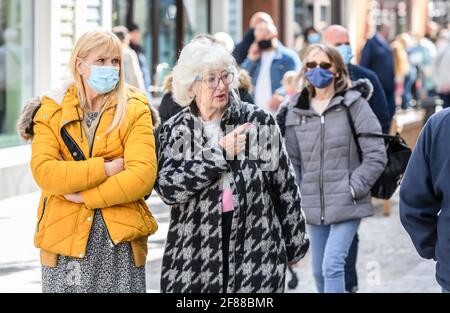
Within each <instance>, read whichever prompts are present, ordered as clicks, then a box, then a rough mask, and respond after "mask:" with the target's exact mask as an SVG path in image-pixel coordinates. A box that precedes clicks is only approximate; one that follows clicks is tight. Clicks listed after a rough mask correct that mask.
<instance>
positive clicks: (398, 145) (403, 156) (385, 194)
mask: <svg viewBox="0 0 450 313" xmlns="http://www.w3.org/2000/svg"><path fill="white" fill-rule="evenodd" d="M343 107H344V108H345V111H346V113H347V118H348V122H349V124H350V128H351V130H352V134H353V139H354V140H355V144H356V149H357V151H358V156H359V160H360V161H361V162H362V158H363V157H362V150H361V146H360V144H359V140H358V137H366V138H368V137H375V138H383V139H384V145H385V147H386V154H387V158H388V162H387V165H386V168H385V169H384V171H383V173H382V174H381V176H380V177H379V178H378V180H377V181H376V182H375V184H374V185H373V187H372V189H371V193H372V197H374V198H378V199H386V200H387V199H390V198H391V197H392V195H393V194H394V192H395V190H396V189H397V187H398V186H399V185H400V182H401V179H402V177H403V174H404V173H405V170H406V166H407V165H408V161H409V158H410V157H411V149H410V148H409V147H408V145H407V144H406V142H405V140H404V139H403V138H402V137H401V136H400V134H399V133H397V134H396V135H395V136H390V135H385V134H374V133H360V134H357V133H356V129H355V124H354V122H353V118H352V115H351V113H350V108H349V107H348V106H346V105H343Z"/></svg>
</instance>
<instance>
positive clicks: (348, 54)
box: [336, 44, 353, 64]
mask: <svg viewBox="0 0 450 313" xmlns="http://www.w3.org/2000/svg"><path fill="white" fill-rule="evenodd" d="M336 49H337V50H338V51H339V53H340V54H341V56H342V59H344V63H345V64H350V61H351V60H352V58H353V52H352V47H350V45H346V44H343V45H339V46H337V47H336Z"/></svg>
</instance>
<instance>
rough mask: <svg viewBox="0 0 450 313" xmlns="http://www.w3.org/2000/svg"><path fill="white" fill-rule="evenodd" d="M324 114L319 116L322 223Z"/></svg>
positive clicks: (321, 210)
mask: <svg viewBox="0 0 450 313" xmlns="http://www.w3.org/2000/svg"><path fill="white" fill-rule="evenodd" d="M324 129H325V116H324V115H323V114H322V115H321V116H320V177H319V184H320V186H319V187H320V221H321V223H322V224H324V223H325V198H324V188H323V166H324V161H323V159H324V157H325V156H324V149H325V147H324V146H325V143H324V140H325V131H324Z"/></svg>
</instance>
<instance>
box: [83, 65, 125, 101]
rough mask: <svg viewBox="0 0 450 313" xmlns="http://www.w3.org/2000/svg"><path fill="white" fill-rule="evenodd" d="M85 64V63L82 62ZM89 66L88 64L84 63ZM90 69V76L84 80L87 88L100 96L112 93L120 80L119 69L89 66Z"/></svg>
mask: <svg viewBox="0 0 450 313" xmlns="http://www.w3.org/2000/svg"><path fill="white" fill-rule="evenodd" d="M84 63H86V62H84ZM86 64H87V65H89V64H88V63H86ZM89 67H90V69H91V75H90V76H89V78H87V77H86V76H84V75H83V76H84V78H86V81H87V83H88V84H89V87H91V88H92V90H94V91H95V92H96V93H97V94H99V95H102V94H105V93H108V92H110V91H112V90H113V89H114V88H116V86H117V84H118V83H119V80H120V76H119V73H120V69H119V67H115V66H98V65H92V64H91V65H89Z"/></svg>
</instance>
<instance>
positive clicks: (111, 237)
mask: <svg viewBox="0 0 450 313" xmlns="http://www.w3.org/2000/svg"><path fill="white" fill-rule="evenodd" d="M121 64H122V47H121V43H120V41H119V39H118V38H117V37H116V36H115V35H114V34H112V33H111V32H108V31H103V30H96V31H90V32H87V33H85V34H84V35H83V36H82V37H81V38H80V39H79V41H78V42H77V44H76V46H75V49H74V51H73V53H72V57H71V61H70V66H71V74H72V76H73V80H74V83H71V84H68V85H67V86H65V87H63V88H61V89H59V90H57V91H54V92H52V93H50V94H48V95H46V96H43V97H42V98H40V101H38V102H37V103H39V102H40V107H39V108H38V110H37V111H36V112H35V114H34V118H33V120H32V121H29V122H30V123H32V127H28V129H27V130H26V131H24V132H25V133H28V135H27V136H30V134H34V138H33V142H32V158H31V170H32V172H33V175H34V178H35V180H36V182H37V184H38V185H39V187H40V188H41V190H42V196H41V200H40V203H39V208H38V221H37V225H36V233H35V239H34V242H35V245H36V247H38V248H40V249H41V250H40V254H41V263H42V289H43V292H145V291H146V287H145V261H146V254H147V238H148V236H149V235H150V234H152V233H154V232H155V231H156V229H157V224H156V221H155V219H154V218H153V216H152V214H151V213H150V211H149V208H148V207H147V205H146V203H145V202H144V200H143V197H144V196H145V195H146V194H148V193H149V192H150V191H151V190H152V188H153V184H154V182H155V178H156V173H157V164H156V152H155V138H154V134H153V125H154V122H153V121H152V112H151V111H150V107H149V104H148V101H147V99H146V98H145V97H144V96H143V95H142V94H141V93H139V92H137V91H135V90H133V89H131V88H130V87H128V86H127V85H126V84H125V82H124V73H123V68H122V65H121ZM35 103H36V101H35ZM31 111H32V110H31V109H30V108H27V109H26V110H25V112H24V114H25V115H27V116H29V113H30V112H31ZM153 117H154V116H153ZM26 120H27V119H26V116H25V117H24V116H23V117H22V125H27V123H26V122H25V121H26Z"/></svg>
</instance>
